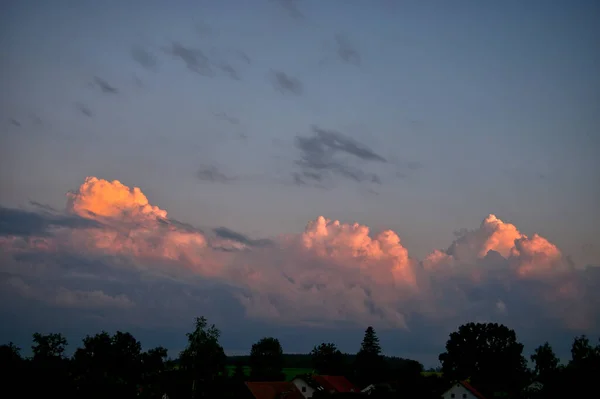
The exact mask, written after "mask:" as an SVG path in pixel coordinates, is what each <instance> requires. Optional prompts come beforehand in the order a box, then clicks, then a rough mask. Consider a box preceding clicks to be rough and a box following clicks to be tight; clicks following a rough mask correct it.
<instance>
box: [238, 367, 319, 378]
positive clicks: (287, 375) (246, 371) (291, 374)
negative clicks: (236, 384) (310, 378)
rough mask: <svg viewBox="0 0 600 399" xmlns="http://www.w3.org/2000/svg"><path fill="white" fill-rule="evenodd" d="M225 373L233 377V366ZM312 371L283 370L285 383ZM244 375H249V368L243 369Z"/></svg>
mask: <svg viewBox="0 0 600 399" xmlns="http://www.w3.org/2000/svg"><path fill="white" fill-rule="evenodd" d="M227 371H228V373H229V375H233V373H234V372H235V366H227ZM311 372H312V369H309V368H284V369H283V373H284V374H285V379H286V381H290V380H291V379H292V378H294V377H295V376H297V375H298V374H306V373H311ZM244 374H246V375H250V367H248V366H245V367H244Z"/></svg>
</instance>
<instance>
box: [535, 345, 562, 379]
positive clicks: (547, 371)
mask: <svg viewBox="0 0 600 399" xmlns="http://www.w3.org/2000/svg"><path fill="white" fill-rule="evenodd" d="M531 361H532V362H533V363H534V364H535V369H534V373H535V375H536V377H537V379H538V381H539V382H541V383H542V384H545V383H547V382H548V381H550V380H551V379H553V378H555V376H556V373H557V371H558V364H559V360H558V358H557V357H556V355H555V354H554V351H553V350H552V347H551V346H550V344H549V343H548V342H546V343H544V345H541V346H539V347H537V348H536V349H535V351H534V353H533V354H532V355H531Z"/></svg>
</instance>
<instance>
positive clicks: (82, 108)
mask: <svg viewBox="0 0 600 399" xmlns="http://www.w3.org/2000/svg"><path fill="white" fill-rule="evenodd" d="M75 109H76V110H77V111H79V112H80V113H81V114H82V115H84V116H87V117H88V118H91V117H93V116H94V113H93V112H92V110H91V109H90V108H89V107H88V106H86V105H85V104H82V103H76V104H75Z"/></svg>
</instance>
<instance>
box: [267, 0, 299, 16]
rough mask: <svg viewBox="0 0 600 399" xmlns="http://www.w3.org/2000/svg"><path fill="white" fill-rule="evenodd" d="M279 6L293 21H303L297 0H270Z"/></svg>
mask: <svg viewBox="0 0 600 399" xmlns="http://www.w3.org/2000/svg"><path fill="white" fill-rule="evenodd" d="M271 1H273V2H276V3H278V4H279V6H281V7H282V9H283V10H285V11H286V12H287V13H288V15H289V16H290V17H292V18H294V19H303V18H304V14H303V13H302V12H301V11H300V10H299V9H298V6H297V4H298V3H299V1H298V0H271Z"/></svg>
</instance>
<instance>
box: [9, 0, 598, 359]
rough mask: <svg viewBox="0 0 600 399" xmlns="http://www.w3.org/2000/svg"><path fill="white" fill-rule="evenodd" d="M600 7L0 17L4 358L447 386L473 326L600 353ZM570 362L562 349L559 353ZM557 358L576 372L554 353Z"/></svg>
mask: <svg viewBox="0 0 600 399" xmlns="http://www.w3.org/2000/svg"><path fill="white" fill-rule="evenodd" d="M599 20H600V4H599V3H598V2H596V1H593V0H588V1H584V0H576V1H556V2H550V1H541V0H533V1H527V2H523V1H520V0H509V1H495V2H494V1H485V2H483V1H475V0H470V1H467V0H456V1H391V0H372V1H361V0H347V1H342V0H338V1H335V0H331V1H322V0H304V1H303V0H296V1H294V0H255V1H254V0H253V1H244V0H237V1H236V0H222V1H216V0H205V1H186V0H181V1H158V0H148V1H142V0H129V1H116V0H106V1H102V2H100V1H92V0H81V1H77V2H73V1H66V0H54V1H43V0H39V1H36V0H25V1H16V0H9V1H3V2H2V4H1V5H0V50H1V52H2V53H1V54H2V57H0V71H1V73H0V93H2V94H1V95H0V318H1V319H2V324H3V325H4V326H6V328H3V329H2V331H0V343H4V342H7V341H10V340H12V341H14V342H16V343H18V344H20V346H22V347H24V348H28V347H29V345H30V344H29V337H30V334H31V333H32V332H34V331H45V332H48V331H57V332H64V333H65V334H66V335H67V336H68V337H69V338H70V339H71V341H72V345H73V346H75V345H77V344H79V342H80V341H79V340H80V339H81V337H82V336H83V334H87V333H95V332H98V331H100V330H102V329H106V330H115V329H122V330H128V331H131V332H133V333H134V335H136V337H137V338H139V339H140V340H141V341H142V343H144V344H147V345H152V344H161V345H163V346H166V347H167V348H169V349H170V350H172V351H173V354H175V353H176V352H175V351H177V350H179V349H181V348H182V346H183V345H184V340H185V335H184V333H185V332H186V331H188V330H190V328H191V325H192V318H193V317H194V316H199V315H206V316H207V317H208V318H209V321H210V322H214V323H216V324H217V325H218V326H219V327H220V328H221V329H222V330H223V337H222V344H223V346H224V348H225V349H226V351H228V352H230V353H234V352H244V351H248V350H249V348H250V346H251V344H252V343H253V342H254V341H256V340H258V339H259V338H261V337H263V336H275V337H279V338H280V339H281V341H282V345H283V348H284V350H285V351H286V352H307V351H309V350H310V349H311V348H312V346H313V345H316V344H318V343H320V342H321V341H333V342H336V343H338V345H339V346H340V348H341V349H342V350H344V351H349V352H355V351H356V350H358V346H359V343H360V339H361V337H362V332H363V331H364V329H365V328H366V327H367V326H368V325H373V326H374V327H375V328H376V330H377V331H378V332H379V335H380V336H381V339H382V346H383V347H384V350H385V351H386V352H387V353H388V354H394V355H399V356H405V357H412V358H416V359H417V360H421V361H423V362H424V363H425V364H426V365H428V366H429V365H432V366H435V365H436V362H437V361H436V359H437V354H438V353H439V352H440V351H442V349H443V345H444V342H445V340H446V338H447V336H448V334H449V333H450V332H451V331H453V330H454V329H456V327H457V326H458V325H459V324H460V323H463V322H467V321H494V322H501V323H505V324H507V325H508V326H509V327H512V328H515V330H516V331H517V334H518V336H519V337H520V338H521V340H522V341H524V342H525V343H526V344H528V345H530V346H528V349H529V350H532V349H533V348H532V345H537V344H541V343H543V341H544V340H550V341H551V342H552V343H553V344H555V345H556V346H557V347H559V351H560V350H563V351H564V348H566V347H567V346H568V345H569V344H570V340H571V339H572V337H573V336H574V335H576V334H582V333H586V334H590V335H596V336H597V335H598V334H600V316H599V315H600V243H599V242H598V237H600V227H599V226H600V206H599V204H600V161H599V157H598V152H599V150H600V131H599V126H600V74H599V73H598V71H600V51H599V49H600V25H599V24H598V21H599ZM561 345H562V349H560V348H561ZM562 353H564V352H562Z"/></svg>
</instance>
